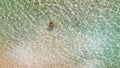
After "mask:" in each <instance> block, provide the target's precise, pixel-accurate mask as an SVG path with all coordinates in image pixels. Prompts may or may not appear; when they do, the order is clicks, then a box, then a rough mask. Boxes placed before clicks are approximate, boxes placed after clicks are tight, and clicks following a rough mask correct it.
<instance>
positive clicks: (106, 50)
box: [0, 0, 120, 68]
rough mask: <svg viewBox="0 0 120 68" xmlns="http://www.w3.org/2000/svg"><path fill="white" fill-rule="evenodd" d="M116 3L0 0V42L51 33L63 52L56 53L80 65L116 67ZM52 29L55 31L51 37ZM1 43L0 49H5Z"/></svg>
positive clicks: (119, 49) (119, 60)
mask: <svg viewBox="0 0 120 68" xmlns="http://www.w3.org/2000/svg"><path fill="white" fill-rule="evenodd" d="M119 3H120V1H118V0H108V1H107V0H106V1H104V0H102V1H100V0H93V1H87V0H81V1H79V0H78V1H72V0H70V1H63V0H55V1H54V0H41V1H39V0H34V1H33V0H26V1H25V0H21V1H17V0H16V1H15V0H1V2H0V42H2V43H4V40H9V41H11V42H14V43H17V42H18V43H19V41H20V42H23V41H26V42H27V41H32V40H36V38H37V37H43V36H44V37H43V39H42V40H43V41H45V40H46V39H47V38H46V36H48V38H49V37H50V39H51V36H52V37H54V38H53V39H51V40H58V41H61V42H62V43H60V42H59V43H60V44H59V46H58V47H60V48H62V49H61V51H63V52H64V53H65V54H64V55H63V54H62V55H61V54H60V55H61V56H64V57H67V58H68V59H69V60H70V61H72V62H75V64H78V65H79V64H82V67H83V68H88V67H89V66H90V65H92V66H93V67H92V68H119V67H120V54H119V53H120V42H119V40H120V5H119ZM76 5H77V6H76ZM51 21H54V22H55V28H53V29H52V30H49V29H48V28H49V26H48V25H49V22H51ZM54 32H58V34H57V35H56V36H54ZM63 42H64V43H63ZM2 43H0V49H2V48H3V47H4V48H5V46H4V45H3V44H2ZM2 46H3V47H2ZM6 48H9V45H7V46H6ZM58 50H59V49H58ZM5 51H6V50H5ZM2 52H4V50H2V51H1V52H0V55H2V54H3V53H2ZM58 52H59V51H58ZM4 53H5V52H4ZM3 55H4V54H3ZM87 65H88V67H87Z"/></svg>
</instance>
